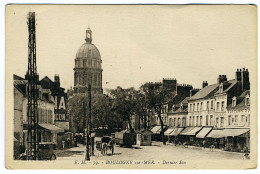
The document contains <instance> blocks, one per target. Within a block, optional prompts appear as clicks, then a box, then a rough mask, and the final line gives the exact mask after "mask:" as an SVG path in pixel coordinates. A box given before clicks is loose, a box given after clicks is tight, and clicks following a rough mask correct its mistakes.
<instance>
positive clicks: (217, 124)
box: [216, 118, 219, 127]
mask: <svg viewBox="0 0 260 174" xmlns="http://www.w3.org/2000/svg"><path fill="white" fill-rule="evenodd" d="M216 127H219V118H216Z"/></svg>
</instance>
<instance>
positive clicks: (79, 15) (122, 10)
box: [6, 5, 257, 89]
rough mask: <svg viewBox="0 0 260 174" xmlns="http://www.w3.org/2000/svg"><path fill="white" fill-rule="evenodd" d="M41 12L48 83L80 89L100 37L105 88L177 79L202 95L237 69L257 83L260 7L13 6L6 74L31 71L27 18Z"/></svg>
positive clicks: (41, 64) (41, 56) (40, 59)
mask: <svg viewBox="0 0 260 174" xmlns="http://www.w3.org/2000/svg"><path fill="white" fill-rule="evenodd" d="M29 11H35V12H36V21H37V26H36V44H37V53H36V54H37V68H38V69H37V70H38V73H39V76H40V79H41V78H43V77H45V76H48V77H49V78H50V79H52V80H53V79H54V75H55V74H59V76H60V80H61V86H62V87H64V88H66V89H68V88H70V87H71V86H72V87H73V84H74V79H73V77H74V75H73V74H74V72H73V68H74V59H75V57H76V53H77V50H78V49H79V48H80V46H81V45H82V44H83V43H84V42H85V31H86V29H87V28H88V27H90V28H91V30H92V38H93V41H92V43H93V44H94V45H95V46H96V47H97V48H98V49H99V51H100V54H101V59H102V68H103V88H104V89H107V88H116V87H117V86H121V87H123V88H128V87H132V86H133V87H135V88H138V87H139V86H140V85H141V84H143V83H145V82H158V81H162V79H163V78H176V79H177V82H178V83H180V84H182V83H185V84H191V85H193V86H194V87H195V88H201V86H202V82H203V81H208V83H209V84H213V83H216V82H217V77H218V75H227V78H228V79H234V78H235V71H236V70H237V68H243V67H245V68H248V69H249V72H250V78H251V77H252V75H256V68H257V57H256V56H257V44H256V43H257V40H256V39H257V35H256V33H257V30H256V24H257V23H256V22H257V16H256V7H254V6H249V5H128V6H124V5H107V6H104V5H63V6H62V5H59V6H58V5H52V6H50V5H49V6H47V5H41V6H39V5H34V6H32V5H9V6H8V7H7V8H6V74H7V76H8V75H12V74H16V75H19V76H22V77H24V75H25V72H26V70H27V55H28V49H27V45H28V27H27V13H28V12H29Z"/></svg>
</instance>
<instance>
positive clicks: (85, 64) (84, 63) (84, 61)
mask: <svg viewBox="0 0 260 174" xmlns="http://www.w3.org/2000/svg"><path fill="white" fill-rule="evenodd" d="M86 66H87V60H85V59H84V60H83V67H86Z"/></svg>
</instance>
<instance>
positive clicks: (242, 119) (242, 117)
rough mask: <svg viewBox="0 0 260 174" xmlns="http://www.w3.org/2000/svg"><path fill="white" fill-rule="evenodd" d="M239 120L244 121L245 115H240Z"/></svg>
mask: <svg viewBox="0 0 260 174" xmlns="http://www.w3.org/2000/svg"><path fill="white" fill-rule="evenodd" d="M241 122H242V123H244V122H245V116H244V115H242V116H241Z"/></svg>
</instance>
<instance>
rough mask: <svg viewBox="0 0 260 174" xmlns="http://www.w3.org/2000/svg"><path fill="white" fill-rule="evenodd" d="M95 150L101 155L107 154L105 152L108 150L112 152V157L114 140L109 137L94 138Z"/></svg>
mask: <svg viewBox="0 0 260 174" xmlns="http://www.w3.org/2000/svg"><path fill="white" fill-rule="evenodd" d="M96 149H97V150H99V151H101V154H103V155H104V154H107V150H108V149H110V150H111V151H112V155H113V154H114V140H113V139H112V138H111V137H109V136H105V137H102V138H100V137H96Z"/></svg>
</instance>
